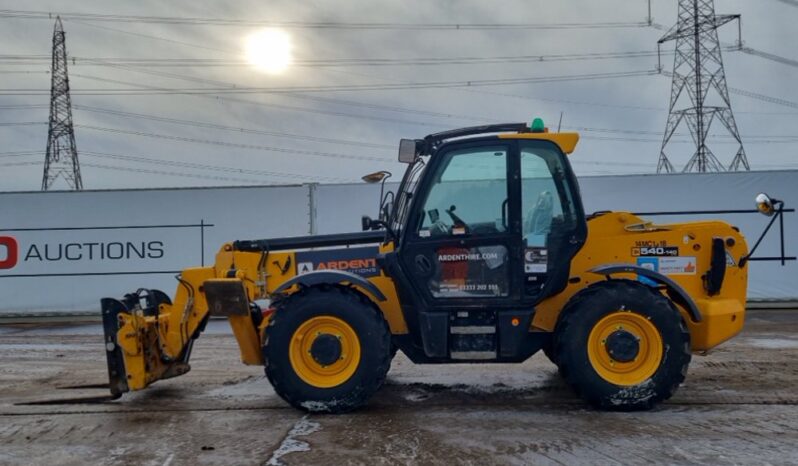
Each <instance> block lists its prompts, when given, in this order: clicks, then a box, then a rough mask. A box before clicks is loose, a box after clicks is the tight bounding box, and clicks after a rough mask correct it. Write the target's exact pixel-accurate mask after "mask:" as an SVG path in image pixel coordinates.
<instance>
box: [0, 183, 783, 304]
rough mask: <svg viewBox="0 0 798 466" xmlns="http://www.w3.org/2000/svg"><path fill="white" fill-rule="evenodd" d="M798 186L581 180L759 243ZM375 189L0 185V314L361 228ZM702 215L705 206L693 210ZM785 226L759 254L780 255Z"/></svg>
mask: <svg viewBox="0 0 798 466" xmlns="http://www.w3.org/2000/svg"><path fill="white" fill-rule="evenodd" d="M797 182H798V171H781V172H752V173H725V174H706V175H704V174H702V175H695V174H694V175H668V176H653V175H652V176H608V177H587V178H582V179H580V186H581V190H582V197H583V201H584V204H585V210H586V212H588V213H590V212H594V211H601V210H626V211H631V212H646V213H649V215H648V216H647V217H648V218H650V219H651V220H653V221H656V222H658V223H665V222H669V221H685V220H691V219H708V218H712V219H715V218H718V219H722V220H725V221H728V222H730V223H732V224H733V225H736V226H738V227H739V228H740V229H741V231H742V232H743V234H745V235H746V237H747V238H748V241H749V246H752V245H753V242H754V241H755V240H756V238H757V237H758V236H759V234H760V232H761V231H762V230H763V229H764V227H765V225H766V224H767V222H768V219H767V218H765V217H763V216H761V215H758V214H756V213H755V212H754V204H753V199H754V197H755V196H756V194H757V193H759V192H768V193H769V194H770V195H772V196H773V197H777V198H779V199H783V200H784V201H785V202H786V204H787V207H788V208H794V207H796V206H798V186H796V185H797V184H798V183H797ZM393 187H395V185H393ZM388 188H390V186H389V187H388ZM378 197H379V187H378V186H373V185H365V184H362V185H360V184H357V185H356V184H351V185H316V184H311V185H297V186H264V187H234V188H197V189H148V190H118V191H83V192H26V193H0V315H2V314H10V313H14V314H19V313H39V312H85V311H94V310H97V309H98V308H99V299H100V298H101V297H103V296H120V295H122V294H123V293H126V292H130V291H133V290H135V289H136V288H139V287H143V288H160V289H163V290H164V291H166V292H167V293H169V294H171V293H173V291H174V288H175V285H176V282H175V280H174V277H173V276H174V275H175V274H176V273H177V272H178V271H180V270H181V269H183V268H185V267H190V266H197V265H204V264H209V263H212V262H213V260H214V254H215V253H216V250H217V249H218V247H219V246H220V245H221V244H222V243H224V242H226V241H231V240H235V239H257V238H269V237H284V236H303V235H308V234H327V233H343V232H351V231H357V230H359V228H360V216H361V215H363V214H370V215H375V212H376V210H377V203H378ZM464 202H467V200H464ZM694 211H700V212H705V213H699V214H687V213H686V212H694ZM706 212H712V213H706ZM664 213H671V214H670V215H666V214H664ZM781 227H782V225H779V224H778V222H777V224H776V225H775V226H774V228H773V230H772V231H771V232H770V233H769V235H768V237H767V238H766V239H765V241H763V243H762V245H761V246H760V249H759V250H758V251H757V254H756V255H757V256H760V257H768V256H769V257H775V256H779V255H780V253H781V243H780V238H779V233H780V228H781ZM783 231H784V240H785V247H786V251H785V252H786V255H787V256H795V255H796V253H798V244H796V241H794V239H795V238H796V234H798V217H796V214H795V213H793V212H790V213H787V214H785V216H784V224H783ZM750 267H751V269H750V284H749V296H750V298H751V299H755V300H779V301H790V300H796V299H798V264H796V262H795V261H789V262H787V263H786V264H785V265H782V264H781V263H780V262H778V261H761V262H752V263H751V265H750Z"/></svg>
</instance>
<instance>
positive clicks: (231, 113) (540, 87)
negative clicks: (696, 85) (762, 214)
mask: <svg viewBox="0 0 798 466" xmlns="http://www.w3.org/2000/svg"><path fill="white" fill-rule="evenodd" d="M5 8H7V9H20V10H24V9H32V8H35V9H36V10H37V11H53V12H54V13H56V12H58V11H59V10H60V11H63V12H86V13H100V14H126V15H150V16H181V17H215V18H247V19H268V20H274V21H282V22H287V21H314V22H325V21H345V22H383V23H409V24H413V23H463V24H473V23H520V22H528V23H565V22H579V23H584V22H603V21H613V22H615V21H617V22H633V21H643V20H644V19H645V15H646V4H645V2H644V1H639V2H638V1H631V0H604V1H601V2H595V1H587V0H568V1H561V2H546V3H544V2H529V1H520V0H518V1H515V0H513V1H503V2H480V1H476V0H458V1H456V2H455V1H438V2H421V1H415V2H408V1H400V0H390V1H380V2H372V1H366V0H350V1H346V2H343V1H337V2H330V1H320V0H315V1H306V2H294V1H276V2H261V1H250V0H247V1H237V2H221V1H204V2H196V1H195V2H188V1H182V0H181V1H172V2H161V1H153V0H150V1H143V2H136V3H135V4H134V3H129V2H121V1H98V0H87V1H83V2H80V3H79V4H76V3H74V2H56V1H50V2H46V1H42V2H36V3H35V7H34V6H31V4H30V2H23V1H7V2H6V7H5ZM717 8H718V11H719V12H723V13H726V12H732V13H734V12H738V13H742V14H743V18H744V22H743V26H744V35H745V40H746V44H747V45H749V46H752V47H754V48H757V49H759V50H765V51H767V52H771V53H776V54H780V55H783V56H787V57H791V58H798V57H794V56H793V54H794V51H793V50H792V49H791V47H790V44H792V43H794V41H795V37H794V35H795V32H794V28H793V27H792V23H793V22H794V19H795V17H796V16H795V15H798V9H795V8H793V7H790V6H789V5H785V4H783V3H781V2H777V1H775V0H763V2H755V4H752V3H751V2H742V1H718V2H717ZM675 14H676V5H675V2H655V10H654V16H655V20H656V21H657V22H659V23H661V24H664V25H668V26H669V25H670V24H672V22H673V21H675ZM64 25H65V29H66V31H67V49H68V53H69V55H70V56H71V57H75V58H76V62H75V64H72V62H70V68H69V71H70V76H71V85H72V87H73V89H76V90H78V89H102V88H134V87H136V86H151V87H160V88H187V87H190V88H198V87H206V86H208V87H224V86H231V87H232V86H238V87H288V86H331V85H352V84H393V83H403V82H430V81H467V80H484V79H499V78H517V77H531V76H562V75H580V74H587V73H612V72H618V71H637V70H647V69H653V68H654V66H655V64H656V58H655V57H642V58H636V59H605V60H579V61H551V62H547V61H544V62H526V63H491V64H477V65H473V64H472V65H446V66H418V65H416V66H371V67H360V66H358V67H354V66H352V67H345V68H314V67H302V66H295V67H293V68H291V69H290V70H289V71H288V72H287V73H285V74H284V75H280V76H270V75H264V74H262V73H259V72H257V71H256V70H253V69H251V68H248V67H245V66H235V67H230V66H228V67H208V66H201V67H143V68H142V67H133V68H112V67H108V66H96V65H92V64H89V63H87V62H85V61H82V60H80V59H81V58H141V59H152V58H181V59H224V60H228V61H229V60H242V59H243V57H242V43H243V39H244V37H245V36H246V35H247V34H249V33H250V32H252V31H253V30H254V29H256V28H254V27H229V26H228V27H220V26H210V25H200V26H197V25H175V24H142V23H99V22H96V23H95V22H82V21H76V20H67V21H65V23H64ZM288 32H289V34H291V36H292V41H293V43H294V50H295V53H296V58H297V59H298V60H318V59H335V58H338V59H340V58H419V57H429V58H435V57H441V58H445V57H497V56H519V55H553V54H575V53H594V52H618V51H638V50H651V51H653V50H656V40H657V39H658V38H659V37H660V36H661V35H662V31H660V30H656V29H653V28H647V27H645V28H621V29H589V30H583V29H570V30H499V31H496V30H476V31H472V30H459V31H457V30H442V31H440V30H439V31H429V30H423V31H418V30H335V29H289V30H288ZM51 34H52V21H50V20H25V19H13V18H0V41H2V43H3V44H5V45H6V46H5V47H4V50H5V52H4V53H5V54H8V55H12V54H13V55H27V54H35V55H46V54H48V53H49V51H50V41H51ZM148 36H153V37H158V38H161V39H160V40H159V39H154V38H151V37H148ZM735 36H736V29H735V28H734V26H727V29H726V30H723V31H722V32H721V37H722V39H723V40H724V41H727V42H732V41H733V40H734V39H735ZM164 39H165V40H164ZM724 58H725V62H726V65H727V75H728V82H729V85H730V86H732V87H736V88H742V89H746V90H750V91H754V92H758V93H763V94H767V95H772V96H775V97H780V98H783V99H787V100H792V101H798V95H796V92H795V89H794V86H793V85H792V84H793V82H794V81H795V77H796V69H795V68H790V67H787V66H785V65H781V64H777V63H774V62H770V61H767V60H764V59H762V58H758V57H753V56H749V55H745V54H741V53H739V52H727V53H725V54H724ZM670 60H671V59H670V57H669V56H668V57H667V58H666V59H665V62H664V64H665V67H666V69H667V68H669V67H670V66H671V62H670ZM47 68H48V64H47V63H46V62H38V63H34V64H30V65H24V66H20V65H17V66H14V65H9V64H5V63H2V62H0V70H16V71H19V70H32V71H38V72H42V71H46V70H47ZM152 73H156V74H158V75H153V74H152ZM164 73H171V74H174V75H179V76H182V77H183V78H185V79H181V78H180V77H178V76H172V77H167V76H164V75H163V74H164ZM102 80H115V81H124V82H126V83H132V84H121V83H113V82H107V81H102ZM0 83H2V84H0V88H3V89H8V88H36V89H43V90H46V89H49V75H47V74H44V73H39V74H29V75H22V74H3V73H0ZM669 92H670V82H669V80H668V79H667V78H665V77H661V76H646V77H632V78H623V79H614V80H613V79H607V80H591V81H574V82H559V83H547V84H519V85H512V86H493V87H480V88H471V89H410V90H408V89H405V90H389V91H385V90H383V91H353V92H314V93H305V94H303V95H285V94H279V95H276V94H242V95H224V96H220V97H215V96H208V95H201V96H197V95H158V96H87V95H75V96H73V102H74V103H75V104H76V105H78V106H83V107H98V108H104V109H110V110H114V111H121V112H132V113H137V114H147V115H157V116H161V117H166V118H172V119H179V120H189V121H196V122H202V123H211V124H214V125H223V126H228V127H238V128H244V129H255V130H264V131H269V132H272V133H286V134H293V135H299V136H310V137H311V138H317V139H318V138H325V139H340V140H349V141H363V142H366V143H368V144H369V146H367V147H361V146H356V145H351V144H338V143H333V142H329V141H328V142H319V141H317V140H307V139H302V138H291V137H286V136H276V135H264V134H252V133H247V132H235V131H229V130H228V131H224V130H220V129H213V128H208V127H196V126H190V125H185V124H174V123H167V122H164V121H153V120H147V119H141V118H129V117H123V116H120V115H109V114H103V113H93V112H90V111H86V110H77V109H76V110H75V112H74V119H75V123H76V124H77V125H79V127H78V128H76V136H77V144H78V150H79V151H80V152H81V153H82V154H83V153H84V152H85V154H83V155H81V161H82V162H84V163H85V164H86V165H85V166H84V167H83V170H82V172H83V179H84V186H85V187H86V188H87V189H107V188H133V187H151V186H194V185H211V184H214V185H218V184H240V183H241V180H242V179H247V180H251V181H252V182H253V183H264V184H269V183H296V182H301V181H312V180H314V179H319V178H321V177H324V178H325V179H327V180H330V179H335V180H340V181H355V180H358V179H359V177H360V175H362V174H363V173H368V172H371V171H375V170H378V169H382V168H388V169H391V170H394V171H396V170H401V168H402V167H401V166H399V165H398V164H396V163H395V162H394V159H395V152H396V151H395V150H393V149H390V148H387V147H373V145H375V144H376V145H393V144H395V143H397V142H398V139H399V138H401V137H422V136H424V135H425V134H428V133H430V132H434V131H439V130H444V129H450V128H455V127H460V126H468V125H473V124H476V123H479V122H506V121H531V119H532V118H533V117H535V116H542V117H543V118H545V119H546V121H547V123H548V124H549V126H555V124H556V122H557V120H558V119H559V117H560V112H563V113H564V117H563V125H564V128H591V129H594V130H595V129H610V130H620V131H628V132H631V133H632V134H627V133H618V132H611V133H604V132H596V131H583V141H582V143H581V144H580V147H579V148H578V149H577V152H576V154H575V155H574V156H573V158H572V161H573V163H574V166H575V168H576V170H577V173H578V174H580V175H583V176H584V175H592V174H608V173H631V172H638V173H641V172H642V173H650V172H653V171H654V170H655V167H656V162H657V157H658V154H659V146H660V142H659V141H660V139H661V134H662V131H663V129H664V124H665V120H666V118H667V111H666V110H665V109H666V108H667V105H668V96H669ZM47 102H48V96H46V95H40V96H32V97H8V96H0V106H1V105H9V104H47ZM732 102H733V105H734V110H735V112H736V116H737V122H738V126H739V127H740V131H741V133H742V134H743V137H744V138H746V139H745V142H746V149H747V151H748V155H749V159H750V161H751V164H752V166H753V167H754V168H762V169H765V168H771V167H774V166H779V165H781V166H783V165H787V164H793V165H794V164H795V160H794V149H795V142H792V143H785V142H784V141H779V143H770V144H766V143H765V142H766V141H765V138H763V137H762V136H768V135H794V134H795V132H794V127H795V123H796V122H798V110H795V109H790V108H786V107H782V106H777V105H773V104H767V103H764V102H761V101H758V100H752V99H750V98H745V97H742V96H738V95H733V96H732ZM46 120H47V109H46V108H38V109H33V110H27V111H21V110H8V109H0V121H4V122H12V121H46ZM87 127H102V128H112V129H120V130H124V131H126V132H136V133H146V134H150V135H152V134H156V135H166V136H173V137H177V138H182V139H183V140H181V141H177V140H170V139H163V138H157V137H152V136H142V135H132V134H122V133H109V132H103V131H98V130H93V129H89V128H87ZM684 131H685V130H681V131H680V132H684ZM717 132H718V134H721V133H722V132H721V131H717ZM630 139H632V140H630ZM189 140H202V141H212V142H214V143H230V144H231V145H228V146H225V145H220V144H207V143H200V142H191V141H189ZM0 141H2V142H3V149H2V151H3V152H10V151H25V150H41V151H42V152H44V147H45V145H46V127H44V126H42V127H26V128H19V127H0ZM713 141H714V140H713ZM719 141H720V142H723V141H724V140H723V139H720V140H719ZM245 146H260V147H263V146H267V147H273V148H281V149H287V150H289V152H283V151H271V150H263V149H257V148H254V147H249V148H247V147H245ZM690 150H691V146H690V145H689V144H679V145H677V146H674V149H672V151H671V153H672V154H673V157H674V163H675V164H676V165H679V164H683V163H684V162H686V160H687V158H689V156H690ZM713 150H714V152H715V153H716V155H717V156H718V157H719V158H720V159H721V160H722V161H724V162H728V161H730V160H731V157H732V156H733V151H734V150H735V148H734V146H732V145H728V144H718V145H716V146H713ZM297 152H302V153H297ZM310 152H316V153H326V154H327V155H312V154H309V153H310ZM90 153H95V154H96V153H111V154H119V155H125V156H139V157H146V158H151V159H160V160H164V161H168V162H180V163H196V164H204V165H212V166H222V167H228V168H230V167H232V168H236V167H237V168H243V169H252V170H271V171H276V172H283V173H292V174H295V175H296V176H295V177H276V176H254V175H240V176H233V175H231V174H229V173H227V175H226V174H225V173H224V172H214V171H209V170H200V169H191V168H187V167H180V168H175V167H174V166H167V165H157V164H153V163H139V162H133V161H131V160H120V159H108V158H107V157H106V158H103V157H101V156H97V155H90ZM329 154H335V155H329ZM341 156H343V157H341ZM351 156H354V157H367V158H378V159H382V160H384V161H377V160H361V159H352V158H347V157H351ZM26 157H27V156H26ZM36 157H40V158H43V155H41V156H33V157H28V158H26V159H25V160H33V161H35V160H40V159H37V158H36ZM14 160H17V159H14ZM20 160H22V159H21V158H20ZM7 162H8V160H6V159H0V164H3V163H7ZM89 164H91V165H94V166H89ZM98 165H103V166H106V167H107V166H117V167H123V168H128V169H146V170H150V171H153V170H154V171H158V170H161V171H168V172H170V173H174V172H176V171H178V172H179V171H183V172H184V173H185V174H188V175H203V176H206V175H207V176H218V177H225V176H228V177H230V178H236V180H230V181H225V180H221V179H204V178H195V177H179V176H174V174H171V175H157V174H153V173H146V174H145V173H137V172H133V171H123V170H110V169H107V168H99V167H98ZM0 183H2V188H0V189H2V190H3V191H7V190H8V191H10V190H36V189H38V188H39V186H40V183H41V167H40V166H15V167H4V168H2V172H0Z"/></svg>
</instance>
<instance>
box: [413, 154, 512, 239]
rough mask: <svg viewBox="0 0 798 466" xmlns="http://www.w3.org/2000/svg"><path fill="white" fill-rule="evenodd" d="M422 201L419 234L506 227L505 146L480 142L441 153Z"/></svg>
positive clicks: (479, 231)
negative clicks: (476, 144)
mask: <svg viewBox="0 0 798 466" xmlns="http://www.w3.org/2000/svg"><path fill="white" fill-rule="evenodd" d="M444 157H445V158H444V161H443V163H442V164H441V165H440V166H439V169H438V172H437V174H436V177H435V179H434V182H433V185H432V187H431V189H430V191H429V195H428V196H427V199H426V200H425V201H424V204H423V206H424V207H423V220H422V222H421V224H420V227H419V230H418V235H419V236H420V237H422V238H424V237H439V236H449V235H465V234H469V235H489V234H496V233H504V232H506V231H507V198H508V195H507V148H506V147H505V146H503V145H500V146H481V147H471V148H464V149H458V150H454V151H451V152H448V153H446V154H445V155H444Z"/></svg>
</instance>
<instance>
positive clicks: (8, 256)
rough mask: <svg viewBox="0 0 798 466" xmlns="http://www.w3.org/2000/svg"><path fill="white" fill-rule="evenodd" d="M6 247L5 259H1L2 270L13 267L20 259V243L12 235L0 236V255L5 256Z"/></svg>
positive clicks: (0, 267) (0, 268) (0, 266)
mask: <svg viewBox="0 0 798 466" xmlns="http://www.w3.org/2000/svg"><path fill="white" fill-rule="evenodd" d="M3 249H5V259H0V270H4V269H13V268H14V267H15V266H16V265H17V259H19V244H17V240H16V239H15V238H13V237H11V236H0V257H3Z"/></svg>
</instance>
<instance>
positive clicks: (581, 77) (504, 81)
mask: <svg viewBox="0 0 798 466" xmlns="http://www.w3.org/2000/svg"><path fill="white" fill-rule="evenodd" d="M654 74H657V71H656V70H638V71H622V72H614V73H590V74H578V75H561V76H536V77H524V78H501V79H475V80H469V81H428V82H411V83H402V84H349V85H337V86H294V87H241V88H165V89H146V90H145V89H79V90H73V91H72V94H73V95H163V94H167V95H173V94H262V93H269V94H271V93H276V94H281V93H294V92H342V91H343V92H346V91H390V90H405V89H441V88H450V87H481V86H506V85H515V84H540V83H552V82H570V81H592V80H599V79H617V78H629V77H638V76H652V75H654ZM43 93H44V92H43V91H41V90H39V89H0V95H27V96H34V95H42V94H43Z"/></svg>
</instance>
